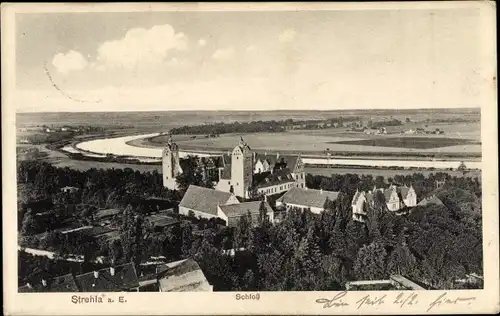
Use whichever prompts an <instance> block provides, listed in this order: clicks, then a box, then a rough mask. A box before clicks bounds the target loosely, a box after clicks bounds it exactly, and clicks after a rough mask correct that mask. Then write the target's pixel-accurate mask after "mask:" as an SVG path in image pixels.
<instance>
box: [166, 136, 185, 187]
mask: <svg viewBox="0 0 500 316" xmlns="http://www.w3.org/2000/svg"><path fill="white" fill-rule="evenodd" d="M162 170H163V171H162V172H163V186H164V187H166V188H169V189H170V190H177V181H176V179H175V178H176V177H177V175H179V174H181V173H182V169H181V165H180V163H179V147H178V146H177V144H176V143H174V142H173V141H172V136H170V138H169V139H168V142H167V143H166V144H165V148H164V149H163V154H162Z"/></svg>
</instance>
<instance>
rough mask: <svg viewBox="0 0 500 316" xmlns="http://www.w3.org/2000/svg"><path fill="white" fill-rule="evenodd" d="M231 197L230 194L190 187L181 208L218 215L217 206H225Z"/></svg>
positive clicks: (194, 186)
mask: <svg viewBox="0 0 500 316" xmlns="http://www.w3.org/2000/svg"><path fill="white" fill-rule="evenodd" d="M231 196H232V194H231V193H229V192H223V191H217V190H214V189H208V188H203V187H199V186H196V185H190V186H189V188H188V189H187V191H186V193H185V194H184V197H183V198H182V201H181V203H180V204H179V206H181V207H186V208H190V209H193V210H197V211H200V212H203V213H207V214H212V215H217V205H225V204H226V203H227V201H228V200H229V198H230V197H231Z"/></svg>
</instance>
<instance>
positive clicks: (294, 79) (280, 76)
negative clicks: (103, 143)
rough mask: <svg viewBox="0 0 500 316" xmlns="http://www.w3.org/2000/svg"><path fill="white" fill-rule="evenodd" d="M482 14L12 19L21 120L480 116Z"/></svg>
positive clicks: (163, 14) (55, 15)
mask: <svg viewBox="0 0 500 316" xmlns="http://www.w3.org/2000/svg"><path fill="white" fill-rule="evenodd" d="M478 34H480V15H479V11H478V10H475V9H454V10H450V9H447V10H435V11H429V10H373V11H361V10H358V11H339V10H336V11H275V12H270V11H261V12H258V11H257V12H255V11H252V12H249V11H247V12H220V11H219V12H217V11H215V12H196V11H195V12H192V11H191V12H130V13H109V12H108V13H99V12H93V13H23V14H19V13H18V14H16V98H15V101H16V105H17V108H16V109H17V111H18V112H58V111H64V112H72V111H78V112H81V111H168V110H278V109H310V110H335V109H367V108H374V109H387V108H401V109H409V108H450V107H451V108H453V107H477V106H481V104H479V103H480V89H481V82H482V81H481V78H482V77H483V76H484V65H483V64H482V63H481V59H480V56H481V50H480V47H481V45H480V44H481V43H480V37H479V36H478Z"/></svg>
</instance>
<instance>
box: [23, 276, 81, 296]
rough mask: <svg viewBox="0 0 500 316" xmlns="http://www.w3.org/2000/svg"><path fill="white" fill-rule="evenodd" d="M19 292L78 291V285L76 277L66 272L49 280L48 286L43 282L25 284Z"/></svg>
mask: <svg viewBox="0 0 500 316" xmlns="http://www.w3.org/2000/svg"><path fill="white" fill-rule="evenodd" d="M18 292H20V293H31V292H53V293H54V292H56V293H57V292H78V286H77V285H76V282H75V279H74V277H73V275H72V274H71V273H69V274H65V275H62V276H58V277H55V278H53V279H52V280H47V284H46V286H44V285H43V284H42V283H40V284H37V285H24V286H21V287H19V289H18Z"/></svg>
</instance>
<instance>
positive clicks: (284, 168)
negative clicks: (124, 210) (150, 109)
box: [162, 138, 305, 199]
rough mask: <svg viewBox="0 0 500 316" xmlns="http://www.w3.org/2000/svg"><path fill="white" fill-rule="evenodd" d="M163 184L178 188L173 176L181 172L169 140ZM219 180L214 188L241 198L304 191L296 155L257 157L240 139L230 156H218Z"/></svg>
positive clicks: (174, 145)
mask: <svg viewBox="0 0 500 316" xmlns="http://www.w3.org/2000/svg"><path fill="white" fill-rule="evenodd" d="M162 161H163V185H164V186H165V187H167V188H169V189H172V190H175V189H177V188H178V186H177V182H176V176H177V175H179V174H181V173H182V167H181V165H180V160H179V147H178V146H177V144H175V143H174V142H173V141H172V139H171V138H170V139H169V141H168V142H167V144H166V146H165V149H164V150H163V155H162ZM218 161H219V162H220V163H218V164H213V168H217V169H218V174H219V181H218V182H217V184H216V185H215V189H216V190H218V191H222V192H230V193H233V194H234V195H235V196H238V197H241V198H245V199H248V198H251V197H253V196H254V195H272V194H279V193H282V192H286V191H288V190H289V189H291V188H292V187H298V188H305V174H304V163H303V161H302V158H301V156H300V155H280V154H276V155H267V153H265V154H258V153H256V152H254V151H252V149H251V148H250V146H248V145H247V143H246V142H245V141H244V140H243V138H241V139H240V142H239V143H238V144H237V145H236V146H235V147H234V148H233V150H232V152H231V153H230V154H223V155H222V156H221V157H219V159H218Z"/></svg>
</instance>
